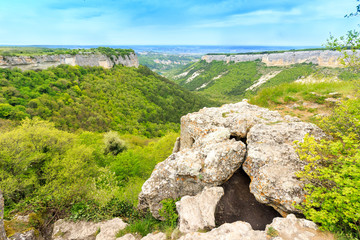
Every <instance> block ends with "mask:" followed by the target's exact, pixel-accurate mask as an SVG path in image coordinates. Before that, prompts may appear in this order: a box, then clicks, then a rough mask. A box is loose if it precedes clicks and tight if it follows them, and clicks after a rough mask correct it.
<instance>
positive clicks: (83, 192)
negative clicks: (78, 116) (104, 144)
mask: <svg viewBox="0 0 360 240" xmlns="http://www.w3.org/2000/svg"><path fill="white" fill-rule="evenodd" d="M93 153H94V149H93V148H92V147H91V146H86V145H84V144H81V143H79V139H78V136H77V135H75V134H72V133H67V132H64V131H61V130H57V129H56V128H55V127H54V124H52V123H49V122H47V121H42V120H39V119H33V120H29V119H26V120H24V121H23V122H22V125H21V126H19V127H17V128H15V129H13V130H10V131H7V132H4V133H3V134H1V135H0V189H2V190H3V193H4V198H5V203H6V204H5V205H6V206H13V205H14V204H19V203H21V202H22V203H23V204H25V207H26V206H28V205H29V206H32V207H33V208H34V209H33V210H44V209H47V208H52V209H54V210H56V211H58V210H63V209H66V208H68V207H69V206H71V204H72V203H74V202H80V201H90V200H93V201H96V202H97V203H98V204H100V205H102V204H106V202H108V201H109V200H111V199H112V197H113V196H114V194H115V193H116V192H118V191H119V189H118V187H117V182H116V181H115V179H114V177H115V176H114V175H113V174H112V173H111V172H110V171H109V170H108V169H106V168H100V167H99V166H97V164H96V161H95V159H94V154H93ZM104 196H106V197H104Z"/></svg>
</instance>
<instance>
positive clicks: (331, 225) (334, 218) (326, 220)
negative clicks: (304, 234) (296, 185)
mask: <svg viewBox="0 0 360 240" xmlns="http://www.w3.org/2000/svg"><path fill="white" fill-rule="evenodd" d="M359 109H360V99H355V100H348V101H346V102H345V103H343V104H342V105H341V106H339V107H337V108H336V109H335V110H334V113H333V114H332V115H331V116H329V117H327V118H325V119H324V120H323V121H322V122H320V125H321V126H322V127H323V128H324V129H325V130H327V132H328V133H330V134H331V135H332V137H333V139H331V140H329V139H323V140H321V141H316V140H315V139H314V138H313V137H309V136H307V137H305V139H304V142H303V143H300V144H299V146H300V148H299V149H298V154H299V156H300V159H302V160H304V161H305V162H307V165H306V166H305V168H304V170H303V171H302V172H300V173H298V176H299V177H300V178H301V179H302V180H304V181H305V182H306V183H307V184H306V187H305V190H306V191H307V195H306V200H305V202H304V203H303V204H301V205H300V206H298V207H299V208H300V209H301V210H302V211H303V212H304V214H305V216H306V217H307V218H309V219H311V220H313V221H314V222H317V223H319V224H321V226H322V227H323V228H324V229H327V230H330V231H333V232H340V233H343V234H345V235H347V236H349V237H354V238H360V212H359V209H360V130H359V129H360V110H359Z"/></svg>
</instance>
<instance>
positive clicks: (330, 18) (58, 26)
mask: <svg viewBox="0 0 360 240" xmlns="http://www.w3.org/2000/svg"><path fill="white" fill-rule="evenodd" d="M357 4H359V2H357V1H356V0H300V1H298V0H32V1H30V0H0V23H1V24H0V45H233V46H239V45H262V46H321V45H322V44H324V43H325V42H326V39H328V38H329V36H330V34H332V35H334V36H341V35H344V34H345V33H346V32H347V31H348V30H351V29H357V28H359V26H358V24H359V23H360V16H358V17H351V18H344V15H346V14H348V13H350V12H353V11H355V9H356V5H357Z"/></svg>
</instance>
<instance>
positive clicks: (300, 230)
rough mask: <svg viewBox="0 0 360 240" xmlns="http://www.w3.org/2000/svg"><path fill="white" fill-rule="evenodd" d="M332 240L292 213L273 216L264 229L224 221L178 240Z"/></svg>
mask: <svg viewBox="0 0 360 240" xmlns="http://www.w3.org/2000/svg"><path fill="white" fill-rule="evenodd" d="M239 239H244V240H269V239H274V240H275V239H276V240H294V239H298V240H334V239H335V238H334V236H333V235H332V234H330V233H328V232H322V231H320V230H318V228H317V226H316V224H315V223H313V222H311V221H308V220H305V219H298V218H296V217H295V215H293V214H289V215H288V216H287V217H286V218H274V220H273V222H272V223H271V224H270V225H268V226H267V227H266V230H265V231H255V230H253V229H252V228H251V226H250V224H249V223H246V222H242V221H237V222H234V223H225V224H223V225H221V226H220V227H218V228H216V229H213V230H211V231H210V232H207V233H199V232H193V233H188V234H186V235H184V236H182V237H181V238H179V240H239Z"/></svg>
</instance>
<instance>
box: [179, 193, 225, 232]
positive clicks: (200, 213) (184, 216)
mask: <svg viewBox="0 0 360 240" xmlns="http://www.w3.org/2000/svg"><path fill="white" fill-rule="evenodd" d="M223 195H224V189H223V188H222V187H212V188H208V187H205V188H204V190H203V191H202V192H201V193H199V194H197V195H196V196H194V197H190V196H184V197H182V198H181V200H180V201H178V202H176V210H177V212H178V214H179V229H180V231H181V232H196V231H198V230H199V229H211V228H214V227H215V208H216V205H217V203H218V202H219V200H220V198H221V197H222V196H223Z"/></svg>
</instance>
